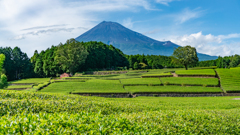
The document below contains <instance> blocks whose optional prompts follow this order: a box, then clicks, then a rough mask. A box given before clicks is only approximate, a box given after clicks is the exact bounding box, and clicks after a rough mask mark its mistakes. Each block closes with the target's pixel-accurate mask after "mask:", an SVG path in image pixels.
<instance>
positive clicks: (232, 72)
mask: <svg viewBox="0 0 240 135" xmlns="http://www.w3.org/2000/svg"><path fill="white" fill-rule="evenodd" d="M216 71H217V73H218V75H219V77H220V81H221V86H222V88H223V89H224V90H225V91H227V92H231V91H232V92H240V69H239V68H233V69H216Z"/></svg>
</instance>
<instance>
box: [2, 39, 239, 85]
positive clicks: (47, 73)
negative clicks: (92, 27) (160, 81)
mask: <svg viewBox="0 0 240 135" xmlns="http://www.w3.org/2000/svg"><path fill="white" fill-rule="evenodd" d="M189 52H191V53H192V54H191V56H194V57H192V58H190V57H189V54H190V53H189ZM0 54H4V55H5V62H4V64H3V69H2V71H1V72H2V73H3V74H6V76H7V78H8V80H9V81H12V80H17V79H22V78H34V77H56V76H59V75H60V74H62V73H64V72H67V73H71V74H74V73H76V72H83V71H99V70H116V69H162V68H182V67H185V68H186V69H187V67H195V66H198V67H209V66H217V67H219V68H225V67H236V66H240V56H239V55H234V56H228V57H218V59H216V60H211V61H200V62H198V58H197V55H196V49H195V48H192V47H190V46H186V47H179V48H178V49H176V50H175V51H174V54H173V56H161V55H144V54H142V55H140V54H138V55H125V54H123V52H122V51H121V50H119V49H118V48H115V47H114V46H112V45H106V44H104V43H102V42H96V41H90V42H78V41H76V40H75V39H69V40H67V41H66V43H64V44H62V43H60V44H59V45H57V46H51V47H50V48H47V49H46V50H43V51H41V52H38V51H37V50H36V51H35V52H34V55H33V56H32V57H31V58H29V57H28V56H27V54H26V53H24V52H22V51H21V49H20V48H19V47H15V48H13V49H12V48H11V47H5V48H3V47H0Z"/></svg>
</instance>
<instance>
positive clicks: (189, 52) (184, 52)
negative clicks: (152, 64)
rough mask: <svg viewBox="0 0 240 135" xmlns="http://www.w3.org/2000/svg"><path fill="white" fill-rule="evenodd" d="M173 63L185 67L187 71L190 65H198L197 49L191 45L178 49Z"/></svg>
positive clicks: (173, 56) (174, 53) (175, 51)
mask: <svg viewBox="0 0 240 135" xmlns="http://www.w3.org/2000/svg"><path fill="white" fill-rule="evenodd" d="M172 61H173V63H177V64H180V65H183V66H184V67H185V69H186V70H187V69H188V66H189V65H196V64H197V63H198V57H197V51H196V48H194V47H191V46H189V45H188V46H185V47H178V48H177V49H175V50H174V52H173V55H172Z"/></svg>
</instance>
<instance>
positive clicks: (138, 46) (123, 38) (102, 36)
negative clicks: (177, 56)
mask: <svg viewBox="0 0 240 135" xmlns="http://www.w3.org/2000/svg"><path fill="white" fill-rule="evenodd" d="M76 40H77V41H80V42H81V41H83V42H88V41H101V42H103V43H105V44H108V45H110V44H111V45H113V46H115V47H117V48H119V49H120V50H122V51H123V53H125V54H128V55H130V54H133V55H134V54H150V55H166V56H170V55H172V53H173V50H174V49H175V48H177V47H179V46H178V45H176V44H174V43H172V42H171V41H164V42H161V41H157V40H154V39H152V38H149V37H147V36H145V35H143V34H141V33H138V32H135V31H132V30H130V29H128V28H126V27H124V26H122V25H121V24H119V23H117V22H111V21H103V22H101V23H99V24H98V25H96V26H95V27H93V28H92V29H90V30H89V31H87V32H85V33H83V34H82V35H80V36H79V37H77V38H76ZM205 58H206V57H205ZM205 58H204V60H206V59H205ZM214 58H215V57H214ZM214 58H213V57H211V56H209V59H214ZM200 59H201V58H200Z"/></svg>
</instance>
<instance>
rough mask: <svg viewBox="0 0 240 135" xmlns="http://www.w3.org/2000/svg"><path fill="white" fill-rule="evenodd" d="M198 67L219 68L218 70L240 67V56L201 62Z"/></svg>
mask: <svg viewBox="0 0 240 135" xmlns="http://www.w3.org/2000/svg"><path fill="white" fill-rule="evenodd" d="M197 66H199V67H210V66H217V67H218V68H231V67H240V55H237V54H236V55H232V56H225V57H221V56H219V57H218V58H217V59H216V60H208V61H200V62H199V63H198V64H197Z"/></svg>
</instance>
